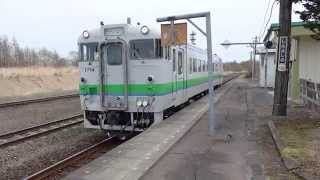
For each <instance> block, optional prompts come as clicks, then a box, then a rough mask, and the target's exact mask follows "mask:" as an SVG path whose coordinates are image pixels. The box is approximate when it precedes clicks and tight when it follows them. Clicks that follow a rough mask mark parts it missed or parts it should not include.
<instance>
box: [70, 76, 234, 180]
mask: <svg viewBox="0 0 320 180" xmlns="http://www.w3.org/2000/svg"><path fill="white" fill-rule="evenodd" d="M231 85H232V84H231V82H230V83H229V84H226V85H225V87H222V88H220V89H219V90H218V91H216V93H215V98H214V99H215V102H217V101H218V100H219V99H220V97H221V96H222V95H223V94H224V93H225V92H226V91H227V90H228V89H230V88H231ZM207 110H208V97H207V96H205V97H203V98H201V99H200V100H198V101H195V102H193V103H191V104H190V105H189V106H187V107H185V108H184V109H182V110H180V111H178V112H177V113H175V114H174V115H172V116H170V117H169V118H167V119H166V120H164V121H163V122H161V123H160V124H158V125H155V126H153V127H151V128H149V129H148V130H146V131H145V132H143V133H141V134H139V135H138V136H136V137H134V138H132V139H131V140H129V141H127V142H125V143H123V144H121V145H120V146H118V147H117V148H115V149H113V150H111V151H110V152H108V153H106V154H104V155H103V156H101V157H99V158H98V159H96V160H94V161H92V162H91V163H89V164H87V165H85V166H84V167H82V168H80V169H78V170H76V171H75V172H73V173H71V174H70V175H69V176H67V177H66V178H65V179H68V180H71V179H72V180H79V179H80V180H84V179H86V180H105V179H112V180H135V179H141V178H142V176H143V175H144V174H145V173H146V172H147V171H148V170H149V169H150V168H152V167H153V166H154V165H155V164H156V162H157V161H158V160H159V159H160V158H161V157H162V156H164V155H165V153H166V152H167V151H168V150H169V149H170V148H171V147H172V146H173V145H174V144H176V143H177V142H178V141H179V140H180V139H181V138H182V137H183V136H184V135H185V134H186V133H187V132H188V131H189V130H190V129H191V128H192V127H193V126H194V124H195V123H196V122H198V121H199V119H200V118H201V117H202V116H203V115H204V114H205V113H206V112H207Z"/></svg>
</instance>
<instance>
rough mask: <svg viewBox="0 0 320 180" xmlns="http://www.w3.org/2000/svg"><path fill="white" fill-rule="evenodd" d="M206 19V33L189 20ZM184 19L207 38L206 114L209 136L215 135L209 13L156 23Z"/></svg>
mask: <svg viewBox="0 0 320 180" xmlns="http://www.w3.org/2000/svg"><path fill="white" fill-rule="evenodd" d="M200 17H205V18H206V33H204V31H202V30H201V29H200V28H199V27H198V26H197V25H196V24H195V23H193V22H192V21H191V20H190V19H191V18H200ZM181 19H186V20H188V21H189V22H190V23H191V24H192V25H194V26H195V27H196V28H197V29H198V30H199V31H200V32H201V33H203V34H204V35H205V36H206V37H207V56H208V66H209V67H208V78H209V82H208V85H209V112H208V113H209V114H208V127H209V128H208V130H209V135H211V136H213V135H215V117H214V99H213V95H214V87H213V63H212V40H211V17H210V12H201V13H193V14H184V15H178V16H167V17H162V18H157V22H164V21H170V22H171V24H172V21H174V20H181Z"/></svg>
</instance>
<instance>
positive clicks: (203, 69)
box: [202, 61, 206, 72]
mask: <svg viewBox="0 0 320 180" xmlns="http://www.w3.org/2000/svg"><path fill="white" fill-rule="evenodd" d="M202 63H203V64H202V71H203V72H205V71H206V62H205V61H202Z"/></svg>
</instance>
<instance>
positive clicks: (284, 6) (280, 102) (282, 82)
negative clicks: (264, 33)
mask: <svg viewBox="0 0 320 180" xmlns="http://www.w3.org/2000/svg"><path fill="white" fill-rule="evenodd" d="M291 12H292V0H280V15H279V22H280V29H279V33H278V53H277V68H276V80H275V89H274V103H273V111H272V114H273V115H276V116H286V115H287V96H288V82H289V59H290V48H291Z"/></svg>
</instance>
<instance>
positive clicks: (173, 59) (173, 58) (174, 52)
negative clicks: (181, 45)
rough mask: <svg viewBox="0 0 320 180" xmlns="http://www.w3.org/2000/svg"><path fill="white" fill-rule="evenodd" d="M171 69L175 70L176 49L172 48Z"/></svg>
mask: <svg viewBox="0 0 320 180" xmlns="http://www.w3.org/2000/svg"><path fill="white" fill-rule="evenodd" d="M172 69H173V72H175V71H176V50H175V49H172Z"/></svg>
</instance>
